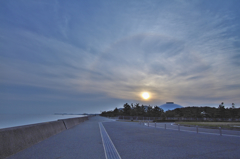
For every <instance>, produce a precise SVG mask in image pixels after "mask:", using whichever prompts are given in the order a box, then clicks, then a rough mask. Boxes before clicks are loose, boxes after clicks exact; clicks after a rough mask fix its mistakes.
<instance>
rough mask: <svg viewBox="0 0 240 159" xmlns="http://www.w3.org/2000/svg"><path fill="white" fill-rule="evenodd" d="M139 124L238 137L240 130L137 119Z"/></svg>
mask: <svg viewBox="0 0 240 159" xmlns="http://www.w3.org/2000/svg"><path fill="white" fill-rule="evenodd" d="M138 123H139V124H140V125H144V126H147V127H155V128H161V129H165V130H167V129H169V130H175V131H183V132H192V133H197V134H199V133H201V134H210V135H220V136H233V137H240V131H236V130H228V129H222V128H221V127H218V129H210V128H203V127H199V126H197V125H196V126H192V127H186V126H181V125H179V124H177V125H176V124H173V123H171V124H170V123H156V122H150V121H139V122H138Z"/></svg>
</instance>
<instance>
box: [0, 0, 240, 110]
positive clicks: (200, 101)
mask: <svg viewBox="0 0 240 159" xmlns="http://www.w3.org/2000/svg"><path fill="white" fill-rule="evenodd" d="M239 6H240V2H239V1H238V0H228V1H225V0H222V1H221V0H218V1H207V0H192V1H189V0H186V1H184V0H175V1H174V0H173V1H169V0H161V1H159V0H126V1H125V0H124V1H118V0H117V1H112V0H96V1H94V0H92V1H81V0H80V1H79V0H76V1H74V0H72V1H63V0H62V1H60V0H55V1H52V0H45V1H44V0H41V1H40V0H39V1H38V0H11V1H8V0H3V1H1V2H0V20H1V22H0V104H1V106H0V112H1V113H55V112H69V113H85V112H87V113H99V112H100V111H104V110H110V109H114V108H115V107H122V105H123V104H124V103H126V102H128V103H136V102H137V103H141V104H150V105H161V104H164V103H165V102H167V101H174V102H175V103H177V104H180V105H182V106H192V105H194V106H206V105H207V106H218V105H219V104H220V103H221V102H225V105H226V106H230V105H231V103H233V102H234V103H235V104H236V106H237V107H238V106H239V105H240V98H239V97H240V10H239ZM142 92H149V93H150V96H151V98H150V99H149V100H143V99H142V98H141V93H142Z"/></svg>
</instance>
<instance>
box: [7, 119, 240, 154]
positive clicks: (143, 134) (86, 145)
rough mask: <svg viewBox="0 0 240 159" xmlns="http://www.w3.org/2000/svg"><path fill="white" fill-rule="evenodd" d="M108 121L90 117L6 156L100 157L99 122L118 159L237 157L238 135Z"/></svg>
mask: <svg viewBox="0 0 240 159" xmlns="http://www.w3.org/2000/svg"><path fill="white" fill-rule="evenodd" d="M109 121H112V120H111V119H107V118H103V117H99V116H97V117H92V118H90V120H88V121H86V122H84V123H82V124H80V125H78V126H76V127H73V128H71V129H69V130H66V131H64V132H62V133H59V134H57V135H54V136H52V137H50V138H48V139H46V140H44V141H42V142H40V143H38V144H36V145H34V146H32V147H30V148H28V149H25V150H23V151H21V152H19V153H17V154H15V155H13V156H11V157H9V158H10V159H23V158H24V159H32V158H34V159H38V158H39V159H43V158H47V159H63V158H64V159H65V158H66V159H72V158H73V159H75V158H83V159H84V158H86V159H104V158H106V157H105V151H104V149H105V148H104V147H103V141H102V137H101V133H100V127H101V126H100V127H99V122H102V126H103V127H101V128H102V130H106V132H107V134H108V135H103V136H105V137H106V136H109V137H110V139H111V141H112V143H113V144H114V145H115V148H116V150H117V152H118V153H119V155H120V157H121V158H122V159H135V158H137V159H141V158H142V159H145V158H146V159H151V158H153V159H154V158H157V159H158V158H161V159H162V158H163V159H164V158H166V159H171V158H182V159H185V158H197V159H201V158H204V159H205V158H239V156H240V151H239V150H240V144H239V143H240V138H239V137H227V136H220V135H219V136H217V135H206V134H196V133H189V132H182V131H180V132H179V131H174V130H165V129H162V128H154V127H147V126H143V125H140V124H138V123H137V122H116V121H112V122H109ZM100 125H101V124H100ZM102 133H104V132H102ZM111 141H109V142H108V143H110V142H111Z"/></svg>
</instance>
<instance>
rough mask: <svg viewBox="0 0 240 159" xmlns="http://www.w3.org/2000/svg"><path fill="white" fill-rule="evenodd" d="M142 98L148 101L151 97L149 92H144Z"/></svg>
mask: <svg viewBox="0 0 240 159" xmlns="http://www.w3.org/2000/svg"><path fill="white" fill-rule="evenodd" d="M142 97H143V99H148V98H149V97H150V95H149V93H148V92H144V93H142Z"/></svg>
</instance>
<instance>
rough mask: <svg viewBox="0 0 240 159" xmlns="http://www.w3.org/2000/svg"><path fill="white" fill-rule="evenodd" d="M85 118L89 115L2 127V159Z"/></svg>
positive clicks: (0, 154) (0, 150)
mask: <svg viewBox="0 0 240 159" xmlns="http://www.w3.org/2000/svg"><path fill="white" fill-rule="evenodd" d="M85 120H88V116H86V117H80V118H68V119H61V120H58V121H52V122H45V123H39V124H31V125H25V126H17V127H12V128H4V129H0V159H3V158H6V157H8V156H10V155H12V154H15V153H17V152H19V151H21V150H23V149H26V148H28V147H30V146H32V145H34V144H36V143H38V142H40V141H42V140H45V139H47V138H49V137H50V136H53V135H55V134H58V133H60V132H62V131H64V130H66V129H70V128H72V127H74V126H76V125H78V124H80V123H82V122H84V121H85Z"/></svg>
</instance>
